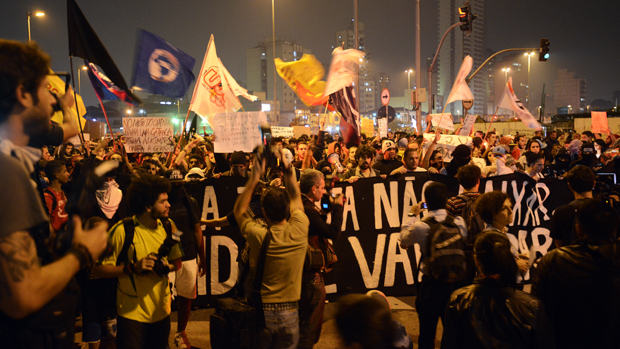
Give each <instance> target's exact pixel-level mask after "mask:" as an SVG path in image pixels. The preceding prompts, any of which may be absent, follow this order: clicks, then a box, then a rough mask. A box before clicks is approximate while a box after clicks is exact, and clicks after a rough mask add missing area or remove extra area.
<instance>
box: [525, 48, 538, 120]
mask: <svg viewBox="0 0 620 349" xmlns="http://www.w3.org/2000/svg"><path fill="white" fill-rule="evenodd" d="M535 54H536V53H535V52H530V53H527V52H526V53H524V54H523V55H524V56H527V86H526V87H525V90H526V95H525V103H526V105H527V109H528V110H529V109H530V59H531V58H532V56H533V55H535Z"/></svg>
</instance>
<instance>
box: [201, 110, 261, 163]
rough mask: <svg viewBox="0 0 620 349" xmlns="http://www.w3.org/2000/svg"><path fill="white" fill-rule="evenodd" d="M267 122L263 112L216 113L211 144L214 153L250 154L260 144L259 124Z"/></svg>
mask: <svg viewBox="0 0 620 349" xmlns="http://www.w3.org/2000/svg"><path fill="white" fill-rule="evenodd" d="M265 122H267V115H266V114H265V113H264V112H258V111H257V112H239V113H218V114H215V116H213V133H214V134H215V141H214V142H213V147H214V151H215V152H216V153H232V152H234V151H244V152H251V151H252V150H253V149H254V147H256V146H257V145H259V144H261V134H260V128H259V124H260V123H265Z"/></svg>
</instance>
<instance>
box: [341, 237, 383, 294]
mask: <svg viewBox="0 0 620 349" xmlns="http://www.w3.org/2000/svg"><path fill="white" fill-rule="evenodd" d="M385 238H386V235H385V234H379V235H377V248H376V250H375V260H374V262H373V267H372V274H371V273H370V268H369V267H368V262H367V261H366V257H365V256H364V250H362V246H361V245H360V241H359V240H358V239H357V237H355V236H349V243H351V248H352V249H353V252H354V253H355V259H357V264H359V266H360V272H361V273H362V278H363V279H364V285H365V286H366V288H368V289H373V288H377V286H379V277H380V276H381V264H382V263H383V251H384V250H385Z"/></svg>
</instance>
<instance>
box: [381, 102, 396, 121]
mask: <svg viewBox="0 0 620 349" xmlns="http://www.w3.org/2000/svg"><path fill="white" fill-rule="evenodd" d="M386 109H387V110H386ZM386 113H387V115H386ZM386 116H387V119H388V122H392V121H394V118H395V117H396V110H395V109H394V108H392V107H390V106H389V105H388V106H386V107H381V108H379V110H378V112H377V119H382V118H385V117H386Z"/></svg>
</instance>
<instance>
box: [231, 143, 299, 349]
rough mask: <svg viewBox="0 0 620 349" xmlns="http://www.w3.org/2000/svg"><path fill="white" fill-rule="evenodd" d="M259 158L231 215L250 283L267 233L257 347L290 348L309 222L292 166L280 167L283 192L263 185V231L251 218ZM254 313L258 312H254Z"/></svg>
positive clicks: (261, 168)
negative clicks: (244, 249) (245, 249)
mask: <svg viewBox="0 0 620 349" xmlns="http://www.w3.org/2000/svg"><path fill="white" fill-rule="evenodd" d="M262 154H264V153H257V154H255V156H254V159H253V161H254V164H253V167H252V172H251V175H250V179H249V180H248V182H247V183H246V185H245V189H244V191H243V192H242V193H241V194H240V195H239V196H238V197H237V200H236V202H235V208H234V214H235V219H236V221H237V224H238V226H239V229H240V230H241V234H242V236H243V238H245V239H246V241H247V243H248V244H249V246H250V257H249V262H250V263H249V264H250V275H251V279H252V283H253V279H254V276H255V275H256V274H257V272H256V269H257V267H258V263H259V256H260V251H261V246H262V244H263V240H264V239H265V238H266V237H268V236H269V235H268V233H269V232H270V233H271V240H270V243H269V245H268V246H267V251H266V257H265V264H264V269H263V277H262V287H261V289H260V301H261V303H262V315H263V316H264V324H265V328H263V329H261V330H260V333H259V338H258V342H259V343H258V346H257V347H259V348H291V349H292V348H296V347H297V343H298V342H299V316H298V301H299V299H300V294H301V280H302V271H303V266H304V260H305V257H306V251H307V249H308V224H309V222H308V217H307V216H306V214H305V213H304V211H303V203H302V200H301V193H300V191H299V185H298V184H297V180H296V178H295V173H294V172H293V171H292V170H291V167H292V166H291V165H290V164H286V163H285V167H284V183H285V189H282V188H276V187H268V188H267V190H265V191H264V192H263V193H262V194H261V199H260V202H261V206H262V210H263V213H264V215H265V221H266V222H267V223H268V225H269V226H268V227H265V226H264V225H262V224H260V223H258V222H256V221H254V220H253V219H252V217H251V216H250V214H249V213H248V207H249V206H250V203H251V200H252V196H253V193H254V189H255V187H256V186H257V185H258V183H259V182H260V178H261V177H262V176H263V173H264V172H265V165H266V159H265V158H264V157H263V155H262ZM281 160H282V159H281ZM259 306H260V305H259ZM257 311H258V313H259V314H260V313H261V310H260V309H258V310H257ZM259 316H261V315H259Z"/></svg>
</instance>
